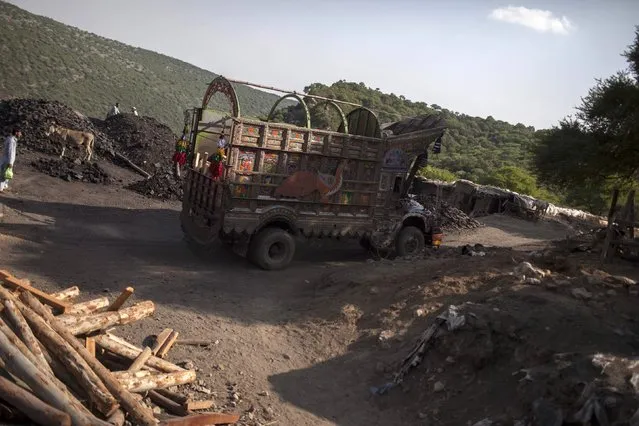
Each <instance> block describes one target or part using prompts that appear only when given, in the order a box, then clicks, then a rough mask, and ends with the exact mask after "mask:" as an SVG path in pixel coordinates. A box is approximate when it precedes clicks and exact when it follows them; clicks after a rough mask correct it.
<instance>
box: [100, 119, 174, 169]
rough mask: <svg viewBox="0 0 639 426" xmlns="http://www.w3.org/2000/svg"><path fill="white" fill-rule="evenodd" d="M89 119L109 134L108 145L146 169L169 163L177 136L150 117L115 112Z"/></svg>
mask: <svg viewBox="0 0 639 426" xmlns="http://www.w3.org/2000/svg"><path fill="white" fill-rule="evenodd" d="M93 123H94V124H95V125H96V126H97V127H98V128H99V129H100V130H101V131H102V132H104V133H105V134H106V135H107V136H108V137H109V139H110V141H111V144H112V149H114V150H116V151H117V152H119V153H120V154H122V155H124V156H125V157H127V158H128V159H129V160H131V161H132V162H133V163H134V164H136V165H138V166H139V167H141V168H142V169H144V170H146V171H147V172H149V173H155V172H156V170H157V169H158V168H159V167H162V166H168V165H170V164H171V157H172V156H173V150H174V148H175V141H176V140H177V136H176V135H175V134H174V133H173V132H172V131H171V129H170V128H169V127H168V126H166V125H164V124H162V123H160V122H159V121H157V120H155V119H154V118H151V117H136V116H134V115H133V114H119V115H115V116H112V117H109V118H107V119H106V120H104V121H102V120H97V119H94V120H93Z"/></svg>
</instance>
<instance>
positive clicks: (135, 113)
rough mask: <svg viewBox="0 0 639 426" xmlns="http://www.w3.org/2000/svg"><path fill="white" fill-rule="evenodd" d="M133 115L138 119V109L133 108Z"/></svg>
mask: <svg viewBox="0 0 639 426" xmlns="http://www.w3.org/2000/svg"><path fill="white" fill-rule="evenodd" d="M131 114H133V115H135V116H136V117H137V116H138V110H137V108H136V107H133V108H131Z"/></svg>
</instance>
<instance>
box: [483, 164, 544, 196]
mask: <svg viewBox="0 0 639 426" xmlns="http://www.w3.org/2000/svg"><path fill="white" fill-rule="evenodd" d="M486 183H487V184H489V185H493V186H496V187H499V188H505V189H510V190H511V191H515V192H518V193H520V194H525V195H531V196H535V195H536V194H537V191H538V189H537V180H536V179H535V177H534V176H533V175H531V174H530V173H529V172H528V171H526V170H524V169H522V168H519V167H516V166H504V167H501V168H499V169H497V170H495V171H494V172H493V173H492V174H491V175H489V176H488V178H486Z"/></svg>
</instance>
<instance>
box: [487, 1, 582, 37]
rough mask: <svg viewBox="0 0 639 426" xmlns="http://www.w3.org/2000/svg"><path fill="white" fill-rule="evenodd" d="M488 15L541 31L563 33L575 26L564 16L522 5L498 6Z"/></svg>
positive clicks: (498, 19)
mask: <svg viewBox="0 0 639 426" xmlns="http://www.w3.org/2000/svg"><path fill="white" fill-rule="evenodd" d="M489 17H490V18H492V19H495V20H497V21H503V22H509V23H511V24H519V25H523V26H524V27H528V28H532V29H533V30H536V31H539V32H542V33H546V32H550V33H555V34H564V35H565V34H568V33H570V32H572V31H573V30H575V28H576V27H575V25H574V24H573V23H572V22H570V20H569V19H568V18H566V17H565V16H562V17H561V18H559V17H557V16H555V15H554V14H553V13H552V12H551V11H549V10H541V9H528V8H526V7H523V6H518V7H517V6H508V7H500V8H497V9H494V10H493V11H492V12H490V15H489Z"/></svg>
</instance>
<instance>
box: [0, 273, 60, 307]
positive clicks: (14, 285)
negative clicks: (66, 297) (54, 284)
mask: <svg viewBox="0 0 639 426" xmlns="http://www.w3.org/2000/svg"><path fill="white" fill-rule="evenodd" d="M0 279H1V280H2V281H3V282H4V284H5V285H7V286H8V287H9V288H11V289H13V290H16V289H20V290H24V291H28V292H29V293H31V294H33V295H35V296H36V297H37V298H38V299H39V300H41V301H42V303H45V304H47V305H49V306H51V307H53V308H54V309H57V310H58V311H60V312H62V313H64V312H65V311H66V310H67V309H68V308H69V307H70V306H71V305H70V304H68V303H66V302H64V301H62V300H58V299H56V298H55V297H51V296H50V295H48V294H47V293H45V292H43V291H40V290H38V289H37V288H34V287H31V286H30V285H28V284H25V283H24V282H22V281H21V280H19V279H17V278H15V277H14V276H13V275H11V274H10V273H8V272H7V271H0Z"/></svg>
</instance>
